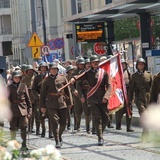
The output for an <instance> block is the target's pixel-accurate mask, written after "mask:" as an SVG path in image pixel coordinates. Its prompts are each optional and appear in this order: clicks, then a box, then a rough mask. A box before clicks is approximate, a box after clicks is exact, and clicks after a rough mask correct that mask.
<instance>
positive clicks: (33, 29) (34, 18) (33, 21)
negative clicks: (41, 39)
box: [30, 0, 36, 33]
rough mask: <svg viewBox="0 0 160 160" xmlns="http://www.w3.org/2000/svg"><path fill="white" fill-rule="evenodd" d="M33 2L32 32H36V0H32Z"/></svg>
mask: <svg viewBox="0 0 160 160" xmlns="http://www.w3.org/2000/svg"><path fill="white" fill-rule="evenodd" d="M30 3H31V17H32V23H31V25H32V33H34V32H36V14H35V1H34V0H30Z"/></svg>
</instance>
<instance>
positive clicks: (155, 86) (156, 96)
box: [150, 72, 160, 104]
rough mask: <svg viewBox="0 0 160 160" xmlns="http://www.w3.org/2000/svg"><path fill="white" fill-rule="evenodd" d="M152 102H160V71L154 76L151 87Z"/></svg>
mask: <svg viewBox="0 0 160 160" xmlns="http://www.w3.org/2000/svg"><path fill="white" fill-rule="evenodd" d="M150 103H158V104H160V72H159V73H157V74H156V75H155V76H154V78H153V83H152V87H151V95H150Z"/></svg>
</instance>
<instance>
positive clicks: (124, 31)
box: [114, 17, 140, 41]
mask: <svg viewBox="0 0 160 160" xmlns="http://www.w3.org/2000/svg"><path fill="white" fill-rule="evenodd" d="M138 21H139V19H138V17H132V18H127V19H122V20H118V21H115V22H114V31H115V40H116V41H118V40H123V39H128V38H135V37H139V36H140V34H139V30H138V27H137V22H138Z"/></svg>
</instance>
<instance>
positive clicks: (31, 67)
mask: <svg viewBox="0 0 160 160" xmlns="http://www.w3.org/2000/svg"><path fill="white" fill-rule="evenodd" d="M29 69H32V70H34V68H33V66H32V65H30V64H29V65H27V68H26V71H28V70H29Z"/></svg>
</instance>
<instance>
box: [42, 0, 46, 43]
mask: <svg viewBox="0 0 160 160" xmlns="http://www.w3.org/2000/svg"><path fill="white" fill-rule="evenodd" d="M41 9H42V24H43V43H44V45H46V44H47V41H46V24H45V16H44V5H43V0H41Z"/></svg>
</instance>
